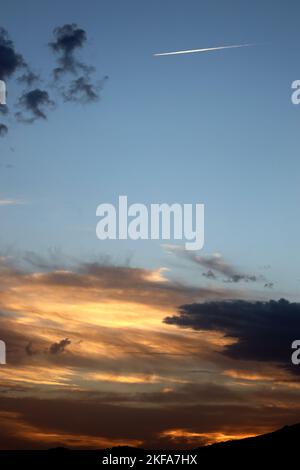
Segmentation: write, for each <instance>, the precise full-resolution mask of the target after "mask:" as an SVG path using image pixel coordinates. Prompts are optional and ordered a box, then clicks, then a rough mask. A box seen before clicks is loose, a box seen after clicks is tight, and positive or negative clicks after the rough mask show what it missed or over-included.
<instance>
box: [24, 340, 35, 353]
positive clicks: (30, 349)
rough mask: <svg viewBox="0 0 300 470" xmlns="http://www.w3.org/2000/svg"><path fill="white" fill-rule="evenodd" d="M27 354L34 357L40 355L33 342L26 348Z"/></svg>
mask: <svg viewBox="0 0 300 470" xmlns="http://www.w3.org/2000/svg"><path fill="white" fill-rule="evenodd" d="M25 352H26V354H27V355H28V356H34V355H35V354H38V352H37V350H35V349H34V347H33V343H32V341H30V342H29V343H28V344H27V345H26V347H25Z"/></svg>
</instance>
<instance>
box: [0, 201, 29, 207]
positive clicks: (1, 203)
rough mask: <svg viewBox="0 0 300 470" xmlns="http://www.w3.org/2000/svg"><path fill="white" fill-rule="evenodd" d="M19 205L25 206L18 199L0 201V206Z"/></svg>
mask: <svg viewBox="0 0 300 470" xmlns="http://www.w3.org/2000/svg"><path fill="white" fill-rule="evenodd" d="M19 204H25V202H24V201H21V200H20V199H0V206H17V205H19Z"/></svg>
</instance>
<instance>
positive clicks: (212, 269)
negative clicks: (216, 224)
mask: <svg viewBox="0 0 300 470" xmlns="http://www.w3.org/2000/svg"><path fill="white" fill-rule="evenodd" d="M167 249H168V250H169V251H170V252H172V253H174V254H176V255H177V256H181V257H184V258H185V259H187V260H188V261H191V262H193V263H195V264H197V265H198V266H201V267H202V268H205V269H207V270H208V271H207V272H206V273H204V274H203V275H204V276H206V277H210V278H211V279H217V278H218V276H217V274H218V275H222V276H225V278H224V279H223V280H224V282H232V283H238V282H241V281H243V282H257V281H259V280H264V278H263V276H257V275H255V274H248V273H243V272H241V271H240V270H239V269H237V268H236V267H235V266H233V265H231V264H230V263H228V262H227V261H225V259H224V258H223V256H222V255H220V254H219V253H215V254H212V255H198V254H196V253H193V252H191V251H187V250H184V249H182V248H181V247H178V246H175V247H174V246H173V247H170V246H168V247H167ZM207 274H209V275H207Z"/></svg>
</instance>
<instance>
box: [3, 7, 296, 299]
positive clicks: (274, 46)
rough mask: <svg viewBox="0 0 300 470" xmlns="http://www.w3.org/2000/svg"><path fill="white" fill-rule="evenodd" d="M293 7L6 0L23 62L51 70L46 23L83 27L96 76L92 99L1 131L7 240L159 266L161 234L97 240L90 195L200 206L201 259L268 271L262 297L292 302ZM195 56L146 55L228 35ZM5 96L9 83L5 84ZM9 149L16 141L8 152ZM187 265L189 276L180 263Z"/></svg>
mask: <svg viewBox="0 0 300 470" xmlns="http://www.w3.org/2000/svg"><path fill="white" fill-rule="evenodd" d="M299 9H300V6H299V5H297V2H289V5H288V6H285V7H284V8H282V2H276V1H275V2H273V1H272V2H271V1H251V2H250V1H239V2H237V1H236V2H235V1H226V2H223V1H210V2H203V1H188V2H179V1H172V2H171V1H164V2H161V1H152V2H138V1H128V2H122V1H109V2H108V1H86V2H84V3H79V2H71V1H63V2H61V1H60V2H58V1H51V2H50V1H44V2H37V1H28V2H26V7H25V6H24V5H22V4H21V3H20V2H18V1H14V0H12V1H10V2H9V3H8V2H7V3H6V5H5V7H4V10H3V11H1V24H2V26H3V27H4V28H6V29H7V31H8V32H9V34H10V36H11V38H12V39H13V41H14V42H15V46H16V49H17V50H18V51H20V52H21V53H22V54H23V55H24V57H26V60H27V61H28V62H29V63H30V65H31V66H32V67H33V68H34V69H35V70H37V71H38V72H41V74H42V75H45V76H46V75H47V74H48V73H49V72H50V70H51V69H52V67H53V58H52V57H51V55H50V54H49V51H48V49H47V43H48V42H49V40H50V38H51V34H52V30H53V29H54V27H56V26H60V25H63V24H65V23H71V22H75V23H77V24H78V25H79V26H81V27H83V28H84V29H85V30H86V31H87V35H88V44H87V46H86V47H85V50H84V52H83V58H84V60H85V61H86V62H88V63H92V64H93V65H95V66H96V68H97V73H98V74H99V77H100V78H101V77H102V76H104V75H108V76H109V80H108V81H107V82H106V84H105V86H104V89H103V92H102V99H101V101H100V102H97V103H94V104H91V105H90V106H80V105H73V104H63V103H60V105H59V107H58V108H57V109H56V110H54V111H53V112H51V113H50V114H49V116H48V120H47V122H36V123H34V125H32V126H30V125H21V124H12V125H11V127H10V133H9V135H8V136H7V138H5V139H1V141H0V152H1V154H0V158H1V164H2V167H1V173H0V187H1V193H0V198H1V199H7V198H12V199H17V200H22V201H25V204H21V205H16V206H2V207H0V213H1V215H0V216H1V228H2V230H1V236H0V243H1V247H2V249H3V250H6V249H7V248H9V249H14V250H17V251H20V252H22V251H26V250H33V251H37V252H39V253H45V252H47V250H49V249H51V248H54V247H56V248H59V249H60V250H62V251H63V252H65V253H67V254H70V255H71V256H76V257H78V258H84V257H85V256H100V255H101V254H103V255H107V254H109V255H111V256H112V257H113V259H114V260H115V261H116V262H124V260H126V259H127V258H128V257H130V259H131V260H132V263H133V264H135V265H138V266H145V267H149V268H155V267H159V266H166V265H168V263H169V257H167V255H166V254H165V253H164V251H163V250H162V248H161V246H160V243H158V242H151V241H143V242H130V241H128V242H127V241H123V242H100V241H99V240H97V238H96V235H95V227H96V223H97V219H96V217H95V211H96V207H97V205H98V204H100V203H101V202H112V203H114V202H116V201H117V198H118V196H119V195H120V194H126V195H128V198H129V202H142V203H144V204H150V203H155V202H167V203H172V202H179V203H196V202H198V203H204V204H205V207H206V217H205V223H206V230H205V239H206V242H205V247H204V250H203V253H207V254H210V253H212V252H221V253H222V255H223V256H224V257H225V258H226V259H227V260H229V261H230V262H232V263H233V264H235V265H237V266H240V267H241V268H243V269H245V270H247V271H251V272H252V271H254V272H256V271H259V270H260V269H261V267H262V266H265V265H271V269H270V270H269V272H268V277H269V278H270V279H271V280H272V281H274V282H275V287H276V290H275V289H274V291H273V292H272V296H273V297H280V296H281V295H284V296H287V297H289V298H291V299H292V298H297V296H298V294H297V292H298V290H299V278H300V273H299V269H298V239H299V235H298V233H299V228H300V227H299V218H298V217H297V215H298V207H299V166H300V164H299V158H298V145H297V144H298V130H299V125H300V107H299V108H298V107H297V106H293V105H292V103H291V99H290V96H291V89H290V87H291V83H292V81H293V80H295V79H299V78H300V66H299V54H298V47H297V46H298V39H299V34H298V32H297V30H298V24H297V21H298V19H297V18H298V17H299ZM243 43H255V44H256V46H254V47H251V48H250V47H249V48H242V49H233V50H225V51H219V52H212V53H207V54H193V55H186V56H174V57H156V58H155V57H153V53H155V52H163V51H169V50H178V49H191V48H200V47H213V46H219V45H229V44H243ZM8 89H9V97H8V102H9V100H10V98H13V97H14V96H15V94H16V93H17V88H16V84H15V81H14V79H11V80H10V81H9V82H8ZM12 148H13V151H12ZM7 164H12V165H13V168H9V169H7V168H4V165H7ZM185 275H188V274H187V273H186V274H185Z"/></svg>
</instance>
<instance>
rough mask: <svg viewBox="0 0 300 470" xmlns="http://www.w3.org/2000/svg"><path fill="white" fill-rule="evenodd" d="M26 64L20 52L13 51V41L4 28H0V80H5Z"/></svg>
mask: <svg viewBox="0 0 300 470" xmlns="http://www.w3.org/2000/svg"><path fill="white" fill-rule="evenodd" d="M25 66H26V62H25V61H24V59H23V57H22V55H21V54H18V53H17V52H16V51H15V47H14V43H13V42H12V41H11V40H10V38H9V36H8V33H7V31H6V30H5V29H3V28H0V80H5V79H7V78H9V77H11V75H13V74H14V73H15V72H16V71H18V70H19V69H21V68H23V67H25Z"/></svg>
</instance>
